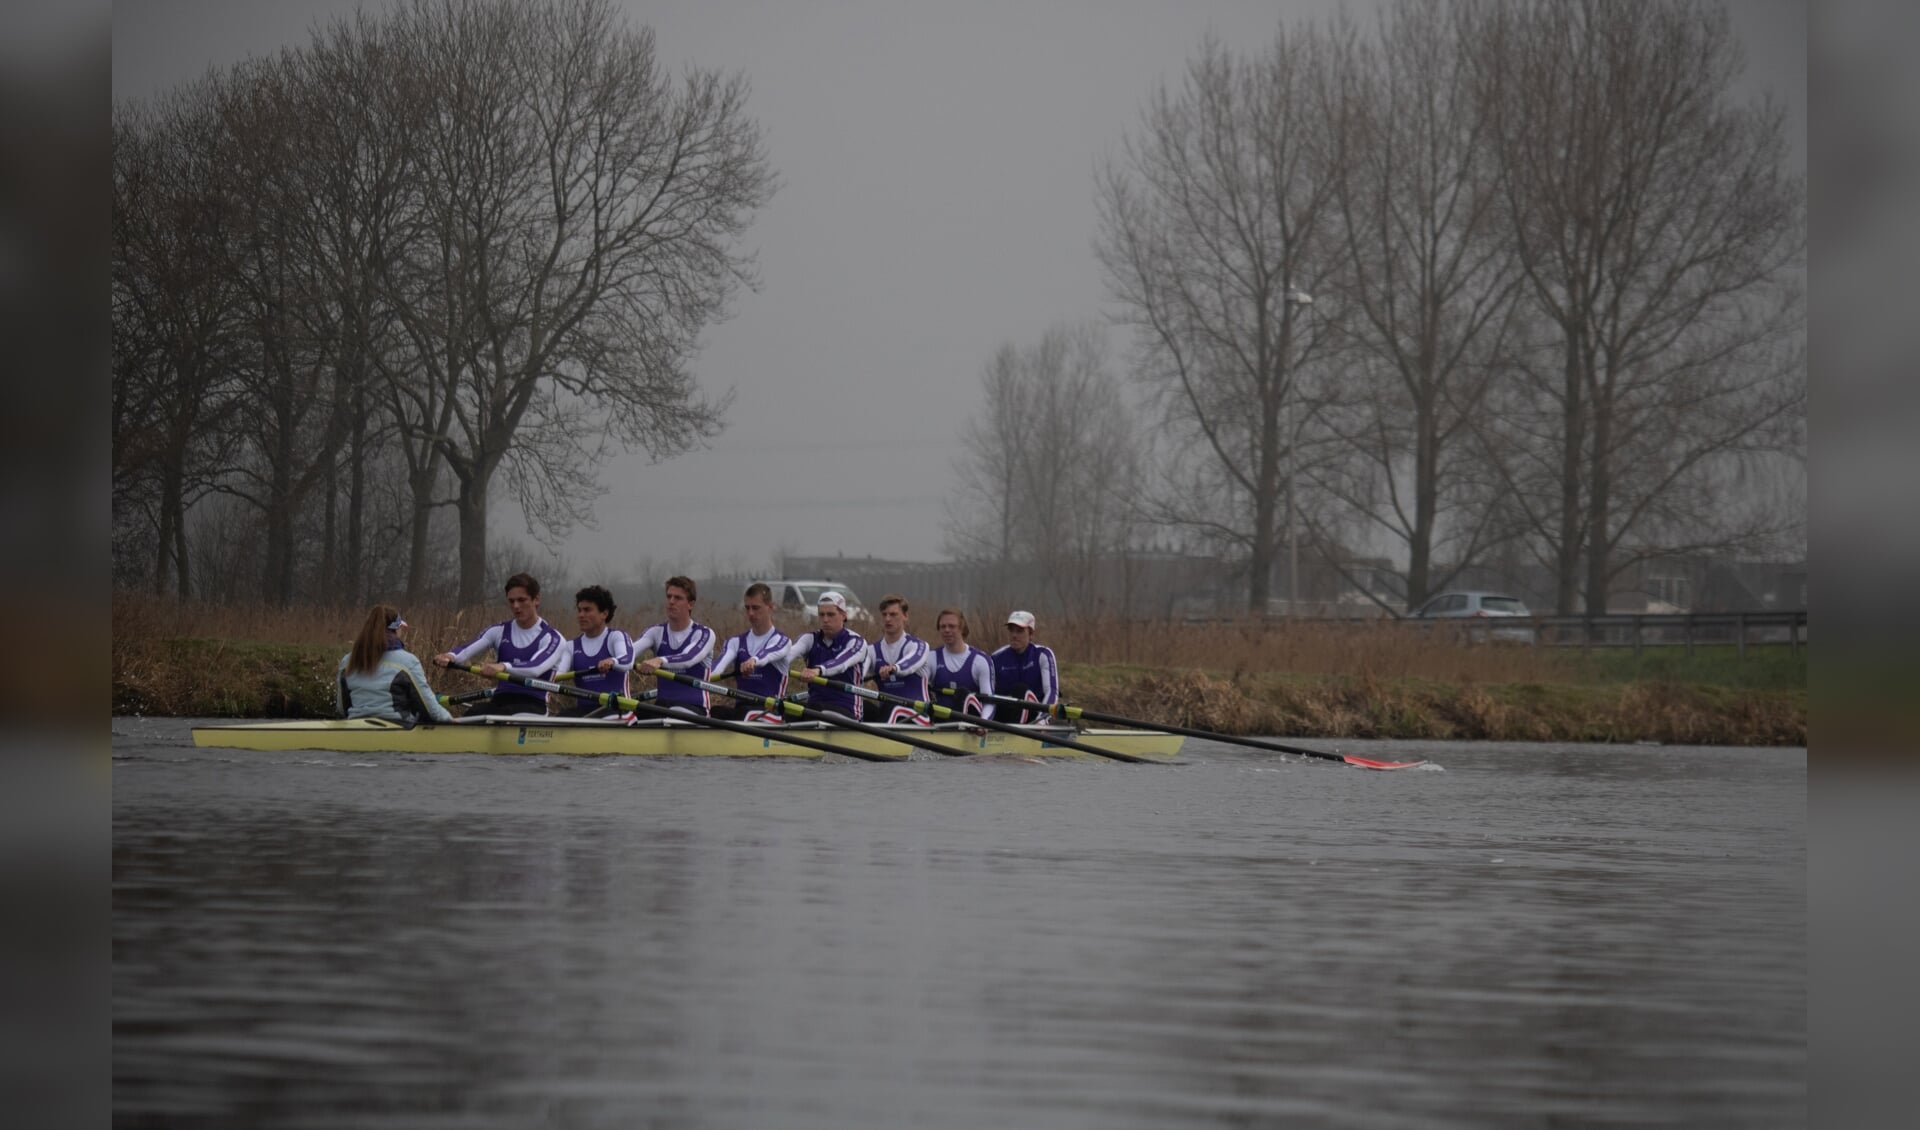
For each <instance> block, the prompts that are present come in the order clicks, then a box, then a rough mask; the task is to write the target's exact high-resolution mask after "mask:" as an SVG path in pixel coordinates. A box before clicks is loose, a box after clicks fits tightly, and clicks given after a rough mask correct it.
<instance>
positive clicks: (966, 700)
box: [932, 608, 993, 718]
mask: <svg viewBox="0 0 1920 1130" xmlns="http://www.w3.org/2000/svg"><path fill="white" fill-rule="evenodd" d="M933 626H934V629H935V630H936V631H938V632H939V633H940V645H941V646H940V650H939V651H938V652H936V653H934V657H933V669H932V676H933V691H934V696H935V697H934V698H933V700H932V701H934V702H940V703H945V704H946V705H948V706H951V707H952V708H953V709H954V710H956V711H959V712H960V713H962V714H971V715H974V716H975V717H977V718H992V717H993V704H992V703H990V702H986V701H984V700H985V699H986V698H988V697H991V696H992V694H993V659H992V658H991V657H990V656H988V655H987V653H986V652H984V651H981V650H980V649H979V648H977V647H975V646H973V645H972V644H970V643H968V642H967V636H968V634H969V633H968V629H967V617H966V614H965V613H963V612H961V611H960V610H959V609H958V608H943V609H941V610H940V615H938V616H936V617H934V620H933ZM949 689H950V690H952V691H953V694H952V695H951V696H949V695H947V694H945V693H944V692H945V691H947V690H949Z"/></svg>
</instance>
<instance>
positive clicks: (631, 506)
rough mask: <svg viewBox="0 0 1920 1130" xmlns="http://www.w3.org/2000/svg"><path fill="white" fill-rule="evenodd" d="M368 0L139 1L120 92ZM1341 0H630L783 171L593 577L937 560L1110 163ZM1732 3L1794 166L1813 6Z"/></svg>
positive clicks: (1753, 82)
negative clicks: (1137, 135) (686, 404)
mask: <svg viewBox="0 0 1920 1130" xmlns="http://www.w3.org/2000/svg"><path fill="white" fill-rule="evenodd" d="M358 6H359V4H358V3H355V2H335V0H122V2H120V3H117V4H115V5H114V9H113V81H114V94H115V96H116V97H139V96H143V95H147V94H151V93H154V92H155V91H158V90H161V89H164V88H165V87H168V86H170V85H172V84H174V83H177V82H180V81H182V80H185V79H189V78H192V77H194V76H195V75H198V74H200V73H201V72H203V71H204V70H205V69H206V68H207V67H209V66H211V65H216V64H226V63H231V62H234V61H237V60H240V59H243V58H245V57H247V56H249V55H256V54H262V53H266V52H269V51H271V50H273V49H274V48H276V47H278V46H280V45H282V44H290V43H299V42H303V41H304V40H305V39H306V38H307V36H308V31H309V29H310V28H311V27H312V26H313V24H314V22H315V21H316V20H319V19H324V18H326V17H327V16H329V15H332V14H335V13H343V12H349V11H351V10H352V9H354V8H355V7H358ZM370 6H378V5H370ZM1339 6H1340V5H1339V4H1338V3H1336V2H1334V0H1287V2H1282V3H1276V2H1272V0H1269V2H1265V3H1258V2H1253V0H1166V2H1149V0H1028V2H1026V3H1012V2H1005V3H1002V2H978V0H976V2H966V3H956V2H944V3H943V2H939V0H932V2H920V0H879V2H873V3H826V2H819V0H809V2H803V3H802V2H796V3H781V2H764V3H751V2H745V0H653V2H642V0H630V2H628V3H627V4H626V5H625V7H626V8H627V9H628V11H629V12H630V13H631V15H632V18H633V19H634V20H636V21H638V22H640V23H644V24H647V25H650V26H651V27H652V28H653V29H654V31H655V32H656V34H657V36H658V47H659V51H660V53H661V56H662V58H663V59H664V60H665V61H667V62H668V63H669V64H670V65H673V66H675V67H676V68H677V67H679V66H681V65H683V64H695V65H699V66H701V67H710V68H720V69H723V70H729V71H741V72H744V73H745V74H746V75H747V76H748V78H749V79H750V81H751V82H752V85H753V97H752V99H751V101H750V103H749V107H750V110H751V112H752V113H753V115H754V116H755V117H756V118H757V119H758V120H759V121H760V123H761V124H762V126H763V127H764V129H765V133H766V139H767V145H768V150H769V153H770V155H771V159H772V164H773V166H774V168H775V169H776V170H777V171H778V173H779V177H780V181H781V188H780V190H779V192H778V193H777V194H776V195H775V197H774V199H773V202H772V204H771V205H770V206H769V207H768V208H767V209H766V210H765V211H764V212H763V213H761V215H760V217H759V219H758V220H757V221H756V222H755V224H754V226H753V228H752V230H751V231H750V232H749V234H748V237H747V245H748V246H749V247H750V248H753V249H755V250H757V252H758V255H759V270H760V275H761V279H762V285H761V288H760V290H759V291H758V292H757V293H752V292H743V293H742V294H741V295H740V296H739V297H738V300H737V301H736V302H735V306H734V312H733V316H732V317H731V318H730V319H729V320H728V321H726V322H723V323H721V324H719V325H716V326H713V327H711V328H710V329H709V330H708V332H707V334H706V336H705V348H704V350H703V352H702V353H701V355H700V357H699V358H698V359H697V361H696V365H695V368H696V371H697V373H698V374H699V376H700V379H701V382H702V384H703V385H704V386H705V387H706V388H708V389H710V390H713V391H720V390H724V389H727V388H729V387H731V388H733V389H735V390H737V394H738V399H737V400H736V402H735V404H734V407H733V410H732V412H731V414H730V416H729V418H728V427H727V429H726V431H725V432H724V433H723V434H722V435H720V436H719V437H718V438H717V439H715V440H714V441H713V442H712V444H711V445H710V447H708V448H707V449H705V450H700V451H695V452H692V453H689V454H686V455H682V456H680V457H678V458H675V459H673V460H670V461H668V462H666V463H663V464H659V465H649V463H648V462H647V460H646V459H645V457H644V456H630V457H624V458H620V459H616V460H613V461H611V462H609V463H608V464H607V465H606V466H605V467H604V468H603V469H602V474H601V478H602V481H603V482H604V483H605V484H606V486H607V492H606V494H605V496H604V497H603V499H602V501H601V503H600V506H599V510H598V512H599V519H600V520H599V528H598V529H582V530H579V531H577V532H576V533H575V534H574V535H573V536H572V537H571V538H570V539H569V540H568V541H567V542H566V543H565V544H562V545H558V546H556V547H555V548H557V549H558V550H560V551H561V552H563V553H565V554H566V556H567V557H568V558H569V560H570V561H571V563H572V564H573V566H574V567H575V568H574V570H573V572H575V574H576V575H582V574H585V573H587V572H595V571H599V572H604V573H605V574H606V575H607V576H608V577H619V576H624V575H628V574H630V572H631V571H632V570H631V564H632V562H634V561H635V560H636V559H638V558H640V557H642V556H645V557H650V558H653V559H655V560H663V559H664V560H674V561H685V562H687V563H689V564H692V565H695V566H696V567H706V566H708V565H710V564H711V565H718V566H719V567H721V568H722V569H725V568H727V567H729V566H737V567H741V568H746V569H758V568H761V567H763V566H765V565H767V564H768V563H769V560H770V558H771V557H772V556H773V555H774V554H775V553H776V552H777V551H779V550H781V549H783V548H784V549H786V550H789V551H791V552H796V553H804V554H830V553H835V552H844V553H847V554H849V555H855V554H858V555H869V554H870V555H873V556H876V557H900V558H911V559H921V560H935V559H938V558H939V557H941V556H942V554H941V518H942V513H943V511H942V499H943V497H944V495H945V492H947V491H948V490H949V489H950V485H949V484H950V482H951V475H950V472H949V467H950V464H951V462H952V460H953V459H954V457H955V456H957V455H958V454H959V452H960V448H959V444H958V435H959V433H960V430H961V428H962V426H963V425H964V423H965V421H966V419H967V418H968V416H969V415H970V414H971V412H972V411H973V408H974V404H975V400H976V392H977V387H978V377H979V373H980V370H981V368H982V366H983V365H984V363H985V362H986V360H987V358H988V356H989V355H990V354H991V353H992V351H993V350H994V348H995V347H996V346H997V345H999V344H1000V343H1002V342H1014V343H1017V344H1027V343H1030V342H1033V341H1034V340H1036V339H1037V338H1038V337H1039V336H1040V334H1041V333H1042V332H1043V331H1044V330H1045V329H1046V328H1047V327H1048V326H1049V325H1050V324H1052V323H1054V322H1059V321H1076V320H1083V319H1097V318H1100V317H1102V316H1103V314H1104V313H1105V312H1106V310H1107V309H1108V307H1107V305H1106V299H1105V294H1104V291H1103V287H1102V283H1101V279H1100V274H1099V270H1098V267H1097V265H1096V264H1095V262H1094V259H1093V255H1092V251H1091V239H1092V236H1093V232H1094V203H1093V181H1092V171H1093V168H1094V165H1095V162H1096V160H1097V159H1098V158H1099V157H1100V156H1101V155H1103V154H1105V153H1108V152H1110V151H1111V150H1112V148H1113V147H1114V146H1115V145H1116V144H1117V142H1118V141H1119V140H1120V138H1121V137H1122V135H1123V134H1124V133H1125V132H1126V131H1127V130H1128V129H1130V128H1132V127H1133V126H1134V124H1135V123H1136V122H1137V120H1138V114H1139V110H1140V107H1141V105H1142V104H1143V102H1144V100H1145V99H1146V98H1147V96H1148V94H1149V93H1150V92H1151V91H1152V90H1153V89H1154V88H1155V87H1156V86H1157V85H1158V84H1160V83H1162V82H1170V81H1177V79H1178V77H1179V74H1180V72H1181V69H1182V67H1183V66H1184V64H1185V62H1186V60H1187V59H1188V58H1189V57H1190V55H1191V54H1192V53H1193V51H1194V49H1195V47H1196V46H1197V45H1198V43H1199V42H1200V40H1201V38H1202V37H1203V36H1205V35H1206V34H1207V33H1208V32H1210V31H1211V32H1213V33H1215V34H1217V35H1219V36H1220V37H1222V38H1223V39H1224V40H1225V41H1226V42H1228V43H1229V44H1232V45H1237V46H1241V47H1252V46H1257V45H1260V44H1262V43H1264V42H1265V41H1267V40H1268V39H1269V38H1270V37H1271V36H1272V34H1273V32H1274V30H1275V28H1276V27H1277V26H1278V24H1279V22H1280V21H1281V20H1282V19H1288V20H1293V19H1305V18H1315V17H1320V16H1324V15H1327V14H1329V13H1331V12H1333V11H1334V10H1336V9H1337V8H1338V7H1339ZM1350 6H1351V7H1353V8H1354V9H1355V11H1356V12H1360V13H1368V12H1370V11H1371V10H1372V8H1373V6H1374V5H1373V4H1372V3H1368V2H1355V3H1353V4H1351V5H1350ZM1732 12H1733V17H1734V22H1735V27H1736V30H1737V31H1738V32H1739V33H1740V35H1741V36H1742V38H1743V40H1744V42H1745V44H1746V48H1747V53H1748V61H1749V74H1748V88H1749V91H1750V92H1751V91H1758V90H1761V89H1767V90H1771V91H1773V92H1774V93H1775V94H1776V95H1777V96H1778V97H1779V98H1781V99H1783V100H1784V101H1785V102H1786V103H1787V104H1788V106H1789V107H1790V108H1791V111H1792V115H1793V116H1792V121H1793V126H1794V129H1795V130H1796V131H1797V133H1799V134H1800V135H1801V136H1800V137H1799V138H1798V139H1797V140H1796V145H1795V150H1796V153H1797V154H1798V156H1799V159H1800V161H1801V165H1802V170H1803V171H1804V163H1805V153H1806V146H1805V141H1804V131H1805V121H1806V42H1807V35H1806V5H1805V3H1804V2H1803V0H1738V2H1736V3H1734V4H1733V6H1732ZM1111 332H1113V333H1114V335H1115V336H1114V338H1113V344H1114V345H1115V346H1116V347H1117V346H1119V345H1121V344H1122V343H1121V341H1120V339H1119V337H1118V331H1111ZM1115 352H1116V355H1118V353H1119V350H1118V349H1116V351H1115ZM522 531H523V524H522V521H521V519H520V516H519V514H518V512H517V511H512V510H505V511H502V512H500V513H498V515H497V516H496V518H495V521H494V532H495V533H496V535H500V534H513V535H515V536H520V537H522V538H523V540H530V539H526V538H525V535H524V534H523V532H522Z"/></svg>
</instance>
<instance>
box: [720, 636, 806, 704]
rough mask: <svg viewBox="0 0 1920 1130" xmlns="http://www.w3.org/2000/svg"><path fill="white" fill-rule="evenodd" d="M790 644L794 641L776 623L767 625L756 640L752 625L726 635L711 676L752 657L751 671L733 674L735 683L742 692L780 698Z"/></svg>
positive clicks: (736, 666)
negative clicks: (736, 633) (744, 629)
mask: <svg viewBox="0 0 1920 1130" xmlns="http://www.w3.org/2000/svg"><path fill="white" fill-rule="evenodd" d="M792 646H793V641H792V640H790V639H788V638H787V634H786V633H785V632H783V631H781V630H780V629H779V628H777V627H776V628H768V629H767V634H766V635H765V636H763V637H761V639H760V640H759V641H758V642H757V643H756V642H755V641H754V638H753V631H752V630H751V629H749V630H747V631H744V632H741V633H740V634H739V635H737V636H728V637H727V642H726V646H725V647H723V648H721V649H720V658H719V659H718V660H717V661H715V662H714V665H713V678H716V679H718V678H719V677H720V676H722V675H725V674H727V673H728V672H729V671H737V670H739V667H740V661H741V660H743V659H751V660H753V674H751V675H736V676H735V677H734V681H733V683H734V686H735V687H737V688H738V689H739V690H740V693H742V694H750V695H754V696H756V697H758V698H780V697H782V696H784V695H785V694H786V693H787V649H788V648H791V647H792Z"/></svg>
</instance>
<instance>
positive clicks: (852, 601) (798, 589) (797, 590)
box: [753, 580, 873, 624]
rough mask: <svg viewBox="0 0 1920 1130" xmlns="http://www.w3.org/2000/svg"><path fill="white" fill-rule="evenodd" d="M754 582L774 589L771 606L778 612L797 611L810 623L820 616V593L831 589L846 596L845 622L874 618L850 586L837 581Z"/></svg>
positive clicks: (862, 621)
mask: <svg viewBox="0 0 1920 1130" xmlns="http://www.w3.org/2000/svg"><path fill="white" fill-rule="evenodd" d="M753 583H754V584H759V585H765V586H767V587H768V588H770V589H772V590H773V606H774V608H775V609H777V610H779V611H781V612H792V613H798V614H799V615H801V616H802V617H804V618H805V619H806V621H807V622H808V623H809V624H811V623H812V622H814V621H815V620H817V619H819V618H820V609H819V604H820V594H821V593H823V592H826V591H828V590H829V589H831V590H832V591H834V592H837V593H839V594H840V595H841V596H843V597H846V598H847V621H848V622H849V623H861V624H864V623H869V622H871V621H872V619H873V617H872V616H871V615H869V614H868V613H867V608H866V605H864V604H862V603H861V602H860V597H859V595H858V594H856V593H855V592H854V591H853V590H852V589H850V588H848V587H847V586H845V585H843V584H841V583H840V582H839V581H800V580H758V581H754V582H753Z"/></svg>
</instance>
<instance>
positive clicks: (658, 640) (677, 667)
mask: <svg viewBox="0 0 1920 1130" xmlns="http://www.w3.org/2000/svg"><path fill="white" fill-rule="evenodd" d="M643 651H652V652H653V653H654V654H655V655H657V656H659V657H660V659H661V663H660V665H661V666H662V667H665V668H666V669H667V670H669V671H678V672H680V673H681V674H682V675H691V676H693V677H694V678H696V679H704V678H706V677H707V659H708V658H709V657H710V656H712V655H713V629H712V628H709V627H707V626H706V625H705V624H702V623H700V622H699V621H697V620H692V621H688V623H687V630H686V631H684V632H681V633H680V634H679V635H677V636H676V635H674V633H673V629H672V628H670V627H668V626H667V623H666V621H664V620H662V621H661V622H660V623H658V624H655V625H654V626H653V627H651V628H648V629H647V630H646V631H644V632H642V633H640V638H639V639H637V640H635V641H633V653H634V654H635V655H638V654H640V653H641V652H643ZM659 688H660V697H659V699H658V700H657V701H658V703H659V705H661V706H682V707H685V708H686V709H688V710H691V711H693V712H695V713H696V714H705V713H706V712H707V707H708V706H709V704H710V702H711V700H710V698H709V697H708V695H707V692H706V691H703V690H701V689H700V688H699V687H690V686H687V685H686V684H685V683H682V682H680V681H678V680H677V679H661V680H660V681H659Z"/></svg>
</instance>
